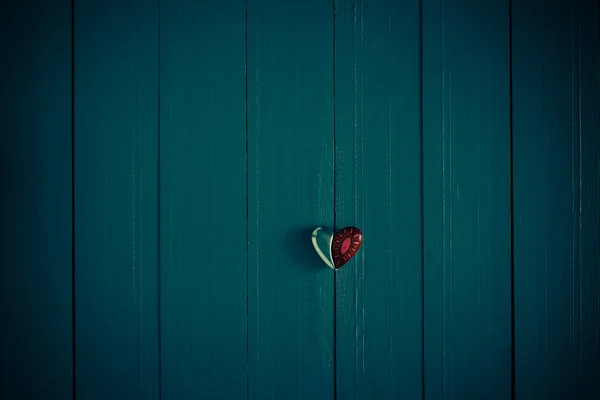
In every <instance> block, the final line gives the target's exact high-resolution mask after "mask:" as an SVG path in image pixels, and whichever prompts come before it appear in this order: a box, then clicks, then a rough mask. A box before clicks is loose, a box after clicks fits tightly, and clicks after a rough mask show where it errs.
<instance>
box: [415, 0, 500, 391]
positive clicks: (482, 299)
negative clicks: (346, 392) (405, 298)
mask: <svg viewBox="0 0 600 400" xmlns="http://www.w3.org/2000/svg"><path fill="white" fill-rule="evenodd" d="M466 10H468V12H466ZM509 71H510V66H509V9H508V1H492V2H478V1H474V0H473V1H469V0H462V1H458V2H452V3H450V2H446V1H438V0H430V1H424V2H423V154H424V155H423V174H424V178H423V179H424V181H423V187H424V246H425V248H424V251H425V260H424V264H425V266H424V268H425V269H424V346H425V355H424V362H425V397H426V398H429V399H454V398H456V399H467V398H486V399H507V398H510V396H511V254H510V253H511V234H510V229H511V228H510V221H511V218H510V158H509V155H510V152H509V150H510V110H509V108H510V98H509V88H510V80H509Z"/></svg>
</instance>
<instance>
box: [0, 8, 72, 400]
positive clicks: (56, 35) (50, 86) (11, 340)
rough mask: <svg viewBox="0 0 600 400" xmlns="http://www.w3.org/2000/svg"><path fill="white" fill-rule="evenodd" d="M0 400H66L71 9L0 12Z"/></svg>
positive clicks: (69, 374) (69, 304)
mask: <svg viewBox="0 0 600 400" xmlns="http://www.w3.org/2000/svg"><path fill="white" fill-rule="evenodd" d="M0 48H2V62H1V63H0V93H1V94H0V119H1V120H2V128H0V398H2V399H23V400H34V399H35V400H37V399H41V398H44V399H49V400H54V399H56V400H68V399H71V398H72V357H73V353H72V302H71V293H72V292H71V288H72V285H71V283H72V281H71V277H72V274H71V273H72V262H71V261H72V260H71V256H72V251H71V250H72V247H71V239H72V235H71V233H72V218H71V211H72V208H71V205H72V204H71V133H72V129H71V3H70V2H69V1H57V2H53V3H52V4H47V3H46V2H44V1H37V0H27V1H21V2H16V3H15V2H2V5H0Z"/></svg>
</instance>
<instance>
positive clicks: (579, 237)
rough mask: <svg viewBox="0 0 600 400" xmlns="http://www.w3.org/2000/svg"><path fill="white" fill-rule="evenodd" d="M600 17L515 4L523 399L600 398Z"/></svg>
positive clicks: (554, 5)
mask: <svg viewBox="0 0 600 400" xmlns="http://www.w3.org/2000/svg"><path fill="white" fill-rule="evenodd" d="M542 8H543V10H544V13H543V14H538V13H537V12H535V10H539V9H542ZM599 17H600V15H599V8H598V3H597V2H596V1H593V0H589V1H588V0H583V1H579V2H563V1H551V2H540V1H534V0H518V1H514V2H513V82H512V85H513V115H514V122H513V127H514V128H513V129H514V131H513V150H514V153H513V154H514V202H515V203H514V204H515V206H514V224H515V234H514V235H515V390H516V397H517V398H523V399H529V398H540V399H541V398H552V399H554V398H556V399H564V398H570V399H597V398H600V361H599V360H600V339H599V338H600V301H599V299H600V274H599V269H600V261H599V260H600V254H599V252H600V250H599V248H600V247H599V246H598V243H599V236H600V235H599V230H598V227H599V226H600V212H599V211H600V210H599V208H600V198H599V189H600V174H599V171H600V169H599V167H600V159H599V157H600V147H599V145H600V82H599V76H598V71H599V70H600V37H599V35H598V23H599V22H600V21H599Z"/></svg>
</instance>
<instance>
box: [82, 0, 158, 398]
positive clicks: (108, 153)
mask: <svg viewBox="0 0 600 400" xmlns="http://www.w3.org/2000/svg"><path fill="white" fill-rule="evenodd" d="M74 73H75V82H74V85H75V137H74V141H75V143H74V144H75V267H76V268H75V305H76V307H75V312H76V315H75V318H76V319H75V326H76V331H75V342H76V343H75V354H76V360H75V365H76V395H77V398H78V399H86V400H91V399H109V398H110V399H115V400H117V399H128V400H130V399H148V400H151V399H157V398H158V386H159V376H158V371H159V362H158V358H159V354H158V349H159V342H158V161H157V160H158V136H157V135H158V97H157V95H158V3H157V2H147V1H125V2H122V1H119V2H116V1H115V2H106V1H95V0H94V1H92V0H86V1H77V2H76V3H75V71H74Z"/></svg>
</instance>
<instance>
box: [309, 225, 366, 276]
mask: <svg viewBox="0 0 600 400" xmlns="http://www.w3.org/2000/svg"><path fill="white" fill-rule="evenodd" d="M312 243H313V246H315V250H316V251H317V253H318V254H319V256H320V257H321V258H322V259H323V261H325V264H327V265H328V266H329V268H332V269H334V270H335V269H338V268H340V267H341V266H343V265H344V264H346V263H347V262H348V261H350V259H351V258H352V257H354V256H355V255H356V253H357V252H358V249H359V248H360V245H361V244H362V232H361V231H360V229H358V228H357V227H354V226H348V227H346V228H342V229H340V230H339V231H337V232H336V233H333V231H332V230H331V229H328V228H321V227H319V228H317V229H315V230H314V231H313V233H312Z"/></svg>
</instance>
